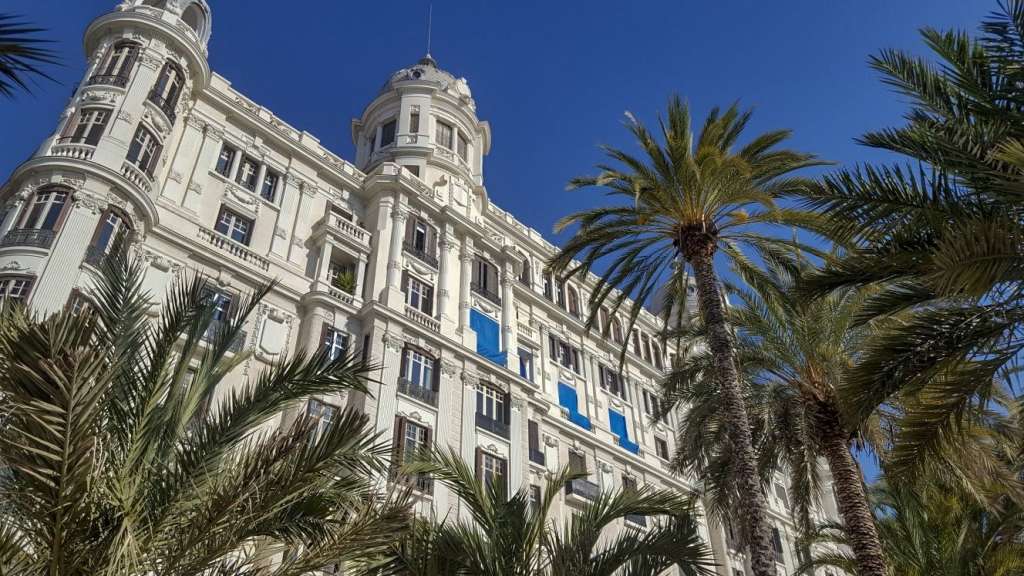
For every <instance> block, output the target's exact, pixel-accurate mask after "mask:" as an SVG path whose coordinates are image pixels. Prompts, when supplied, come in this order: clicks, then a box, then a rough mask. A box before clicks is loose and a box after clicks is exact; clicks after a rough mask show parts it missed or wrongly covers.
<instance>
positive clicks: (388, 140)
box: [380, 120, 398, 148]
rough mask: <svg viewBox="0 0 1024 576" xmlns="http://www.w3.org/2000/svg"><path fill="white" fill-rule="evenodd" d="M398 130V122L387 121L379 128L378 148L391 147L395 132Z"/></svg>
mask: <svg viewBox="0 0 1024 576" xmlns="http://www.w3.org/2000/svg"><path fill="white" fill-rule="evenodd" d="M397 128H398V122H396V121H395V120H389V121H388V122H385V123H384V125H383V126H381V127H380V147H381V148H383V147H385V146H391V145H392V144H394V143H395V131H396V130H397Z"/></svg>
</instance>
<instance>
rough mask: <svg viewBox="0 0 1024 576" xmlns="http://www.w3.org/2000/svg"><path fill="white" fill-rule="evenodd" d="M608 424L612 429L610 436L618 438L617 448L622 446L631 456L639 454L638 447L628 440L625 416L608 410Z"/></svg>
mask: <svg viewBox="0 0 1024 576" xmlns="http://www.w3.org/2000/svg"><path fill="white" fill-rule="evenodd" d="M608 423H609V425H610V427H611V429H612V434H615V435H616V436H618V437H619V446H622V447H623V448H625V449H626V450H629V451H630V452H632V453H633V454H639V453H640V445H639V444H637V443H636V442H633V441H631V440H630V439H629V428H627V427H626V417H625V416H623V415H622V414H620V413H619V412H616V411H615V410H612V409H611V408H609V409H608Z"/></svg>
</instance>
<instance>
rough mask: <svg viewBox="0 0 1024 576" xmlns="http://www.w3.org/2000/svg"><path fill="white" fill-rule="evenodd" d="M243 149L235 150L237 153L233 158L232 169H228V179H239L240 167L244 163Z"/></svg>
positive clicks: (233, 180)
mask: <svg viewBox="0 0 1024 576" xmlns="http://www.w3.org/2000/svg"><path fill="white" fill-rule="evenodd" d="M242 156H243V154H242V151H241V150H235V155H234V157H233V158H231V169H230V170H229V171H228V179H229V180H231V181H232V182H235V181H237V179H238V168H239V166H241V165H242Z"/></svg>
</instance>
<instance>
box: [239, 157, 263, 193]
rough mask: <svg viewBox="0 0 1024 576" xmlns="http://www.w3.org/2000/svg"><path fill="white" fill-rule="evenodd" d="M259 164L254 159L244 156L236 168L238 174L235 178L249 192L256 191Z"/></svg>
mask: <svg viewBox="0 0 1024 576" xmlns="http://www.w3.org/2000/svg"><path fill="white" fill-rule="evenodd" d="M259 170H260V165H259V164H257V163H256V161H255V160H253V159H252V158H249V157H248V156H245V157H243V158H242V165H241V166H240V167H239V169H238V176H237V177H236V178H235V180H236V181H237V182H238V183H239V184H241V185H242V186H245V188H246V189H247V190H249V191H250V192H255V191H256V177H257V176H258V175H259Z"/></svg>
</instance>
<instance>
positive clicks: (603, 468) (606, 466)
mask: <svg viewBox="0 0 1024 576" xmlns="http://www.w3.org/2000/svg"><path fill="white" fill-rule="evenodd" d="M600 466H601V471H602V472H604V473H605V474H610V473H611V471H612V465H611V464H609V463H607V462H601V463H600Z"/></svg>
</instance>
